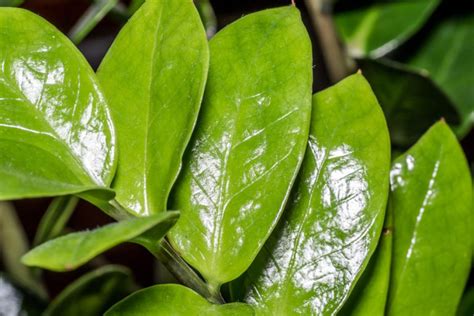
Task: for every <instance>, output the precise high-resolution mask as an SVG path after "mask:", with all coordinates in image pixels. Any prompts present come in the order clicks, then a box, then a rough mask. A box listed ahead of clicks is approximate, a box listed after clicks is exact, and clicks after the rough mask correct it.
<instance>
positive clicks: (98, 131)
mask: <svg viewBox="0 0 474 316" xmlns="http://www.w3.org/2000/svg"><path fill="white" fill-rule="evenodd" d="M0 37H1V39H2V40H1V41H0V177H1V178H2V181H0V199H18V198H26V197H38V196H53V195H65V194H69V193H78V192H83V191H86V190H91V189H96V188H97V187H104V186H107V185H108V184H109V183H110V182H111V180H112V177H113V174H114V171H115V135H114V128H113V125H112V121H111V118H110V115H109V110H108V108H107V103H106V101H105V99H104V97H103V95H102V93H101V91H100V89H99V86H98V84H97V80H96V78H95V75H94V72H93V71H92V69H91V68H90V66H89V65H88V64H87V62H86V60H85V59H84V58H83V56H82V55H81V54H80V53H79V51H78V50H77V49H76V48H75V47H74V45H73V44H72V43H71V42H70V41H69V40H68V39H67V38H66V37H65V36H64V35H62V34H61V32H59V31H58V30H57V29H56V28H54V27H53V26H52V25H50V24H49V23H48V22H46V21H45V20H43V19H42V18H40V17H38V16H36V15H34V14H33V13H30V12H28V11H25V10H22V9H16V8H0ZM110 197H111V196H110V194H106V196H100V198H101V199H102V198H103V199H106V200H107V199H109V198H110Z"/></svg>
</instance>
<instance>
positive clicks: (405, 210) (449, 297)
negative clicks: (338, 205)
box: [387, 122, 472, 315]
mask: <svg viewBox="0 0 474 316" xmlns="http://www.w3.org/2000/svg"><path fill="white" fill-rule="evenodd" d="M390 178H391V179H390V182H391V195H390V203H391V204H392V206H393V214H394V234H393V260H392V274H391V280H390V290H389V300H388V306H387V315H428V314H429V315H454V314H455V312H456V307H457V305H458V303H459V300H460V298H461V295H462V292H463V289H464V285H465V282H466V280H467V277H468V274H469V268H470V260H471V241H470V239H469V238H467V236H469V235H470V234H471V233H472V226H471V222H472V212H471V210H472V209H471V201H472V196H471V194H472V188H471V178H470V172H469V168H468V165H467V162H466V158H465V157H464V154H463V152H462V149H461V147H460V145H459V143H458V142H457V140H456V137H455V136H454V135H453V133H452V132H451V131H450V130H449V127H448V126H447V125H446V124H445V123H444V122H439V123H437V124H435V125H434V126H433V127H432V128H431V129H430V130H428V132H427V133H426V134H425V135H424V136H423V137H422V138H421V139H420V141H418V143H416V144H415V145H414V146H413V147H412V148H411V149H410V150H408V151H407V152H406V153H405V154H404V155H402V156H401V157H399V158H397V159H396V160H395V161H394V163H393V166H392V171H391V174H390Z"/></svg>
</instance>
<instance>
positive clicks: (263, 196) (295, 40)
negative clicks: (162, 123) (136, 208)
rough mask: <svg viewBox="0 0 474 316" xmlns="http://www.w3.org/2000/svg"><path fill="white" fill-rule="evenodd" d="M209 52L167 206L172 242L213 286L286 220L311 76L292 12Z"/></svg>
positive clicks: (245, 25)
mask: <svg viewBox="0 0 474 316" xmlns="http://www.w3.org/2000/svg"><path fill="white" fill-rule="evenodd" d="M210 51H211V63H210V69H209V80H208V83H207V87H206V93H205V97H204V102H203V105H202V109H201V114H200V117H199V123H198V125H197V128H196V131H195V134H194V136H193V142H192V145H191V148H190V150H189V151H188V156H187V159H186V163H185V166H184V170H183V172H182V174H181V176H180V178H179V180H178V182H177V185H176V187H175V191H174V200H173V203H172V204H171V205H172V206H173V207H179V209H180V210H182V213H181V214H182V216H181V220H180V221H178V223H177V224H176V226H175V227H176V229H173V230H172V231H171V232H170V239H171V242H172V244H173V246H174V247H175V248H176V249H177V250H178V252H179V253H180V254H181V255H182V256H183V257H184V258H185V259H186V261H188V262H189V263H190V264H191V265H192V266H193V267H195V268H196V269H197V270H199V272H201V274H202V275H203V276H204V277H205V279H206V280H207V281H209V282H210V283H211V286H212V287H215V288H218V287H219V285H220V284H222V283H225V282H228V281H230V280H233V279H235V278H236V277H238V276H239V275H240V274H242V273H243V272H244V271H245V270H246V269H247V268H248V266H249V265H250V264H251V262H252V261H253V259H254V258H255V256H256V255H257V253H258V251H259V250H260V248H261V247H262V246H263V244H264V242H265V240H266V239H267V237H268V236H269V234H270V233H271V231H272V230H273V228H274V226H275V225H276V223H277V221H278V218H279V217H280V215H281V213H282V210H283V208H284V205H285V202H286V200H287V198H288V194H289V191H290V188H291V185H292V184H293V182H294V179H295V177H296V174H297V171H298V168H299V166H300V163H301V161H302V159H303V154H304V150H305V147H306V140H307V136H308V130H309V123H310V116H311V115H310V113H311V81H312V80H311V79H312V71H311V45H310V40H309V38H308V34H307V32H306V29H305V27H304V25H303V23H302V22H301V18H300V14H299V11H298V10H297V9H296V8H294V7H284V8H277V9H271V10H265V11H261V12H257V13H254V14H250V15H247V16H245V17H243V18H241V19H240V20H238V21H237V22H235V23H232V24H230V25H229V26H227V27H226V28H225V29H223V30H222V31H220V32H219V33H218V34H217V35H216V36H215V37H214V38H213V39H212V40H211V42H210ZM229 263H232V264H229Z"/></svg>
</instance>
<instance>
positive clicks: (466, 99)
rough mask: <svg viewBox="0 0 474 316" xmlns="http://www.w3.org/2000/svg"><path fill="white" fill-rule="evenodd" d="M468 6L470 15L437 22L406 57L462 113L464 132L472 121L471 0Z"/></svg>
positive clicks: (473, 22)
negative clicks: (421, 70)
mask: <svg viewBox="0 0 474 316" xmlns="http://www.w3.org/2000/svg"><path fill="white" fill-rule="evenodd" d="M454 6H457V5H454ZM467 6H469V7H467V8H466V10H467V11H466V12H469V13H470V14H467V15H461V16H459V15H457V16H451V17H449V18H446V19H444V20H442V21H440V22H439V23H438V24H437V25H435V26H434V27H433V28H432V29H431V30H430V32H429V34H428V36H427V37H426V38H425V39H424V40H423V41H421V42H420V43H418V49H416V50H415V52H414V54H412V55H411V56H410V58H408V59H407V60H405V62H407V63H409V64H410V65H412V66H415V67H418V68H421V69H424V70H425V71H427V72H428V73H429V76H430V77H431V78H432V79H433V80H434V81H435V82H436V83H437V84H438V85H439V86H440V87H441V89H443V91H445V92H446V94H447V95H448V96H449V98H450V99H451V100H452V101H453V102H454V104H455V105H456V107H457V108H458V110H459V112H460V113H461V115H462V116H463V122H464V125H465V126H464V128H463V132H468V131H469V129H470V128H472V125H473V123H474V89H473V88H472V70H473V69H474V58H472V56H474V45H473V44H472V39H473V38H474V14H473V13H472V3H470V4H468V5H467ZM461 9H462V6H461ZM469 10H471V11H469ZM447 48H449V49H447Z"/></svg>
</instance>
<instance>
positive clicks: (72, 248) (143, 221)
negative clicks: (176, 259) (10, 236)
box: [22, 212, 179, 271]
mask: <svg viewBox="0 0 474 316" xmlns="http://www.w3.org/2000/svg"><path fill="white" fill-rule="evenodd" d="M178 216H179V213H178V212H165V213H161V214H157V215H154V216H150V217H144V218H133V219H129V220H126V221H122V222H119V223H113V224H109V225H106V226H103V227H100V228H97V229H95V230H92V231H83V232H77V233H72V234H68V235H66V236H63V237H59V238H56V239H53V240H50V241H48V242H46V243H44V244H42V245H40V246H38V247H36V248H34V249H33V250H31V251H30V252H28V253H27V254H26V255H25V256H23V258H22V262H23V263H24V264H26V265H28V266H36V267H41V268H44V269H48V270H52V271H69V270H73V269H75V268H77V267H79V266H81V265H82V264H84V263H86V262H87V261H89V260H90V259H92V258H94V257H95V256H97V255H98V254H100V253H102V252H104V251H106V250H108V249H110V248H112V247H114V246H116V245H118V244H120V243H123V242H126V241H131V240H133V239H134V238H135V237H138V236H139V235H141V234H143V233H145V232H148V231H150V230H151V231H153V235H154V236H155V241H156V242H159V240H160V239H161V238H163V236H164V235H165V234H166V233H167V232H168V230H169V229H170V228H171V227H172V226H173V225H174V223H175V222H176V220H177V219H178Z"/></svg>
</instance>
